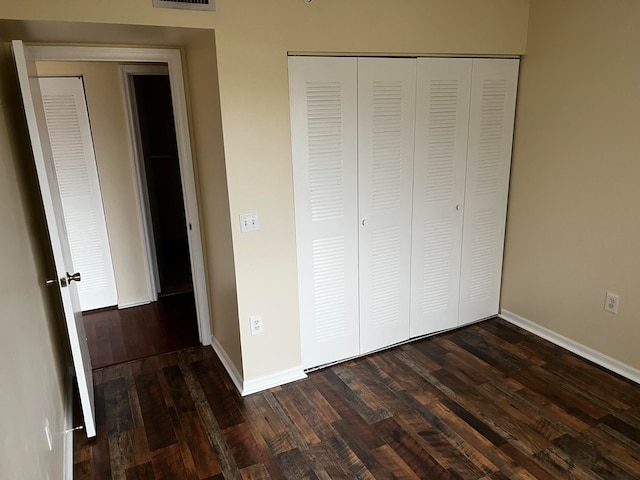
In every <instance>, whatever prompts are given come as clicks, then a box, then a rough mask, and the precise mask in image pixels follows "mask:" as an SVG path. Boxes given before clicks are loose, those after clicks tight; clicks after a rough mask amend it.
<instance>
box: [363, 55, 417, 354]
mask: <svg viewBox="0 0 640 480" xmlns="http://www.w3.org/2000/svg"><path fill="white" fill-rule="evenodd" d="M415 95H416V61H415V59H412V58H360V59H358V199H359V200H358V207H359V220H360V222H359V229H360V241H359V249H358V250H359V262H360V267H359V291H360V353H366V352H370V351H373V350H377V349H379V348H382V347H385V346H389V345H392V344H394V343H398V342H401V341H404V340H408V339H409V304H410V299H409V292H410V265H411V198H412V188H413V183H412V178H413V155H414V125H415Z"/></svg>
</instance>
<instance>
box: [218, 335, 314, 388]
mask: <svg viewBox="0 0 640 480" xmlns="http://www.w3.org/2000/svg"><path fill="white" fill-rule="evenodd" d="M211 346H212V347H213V350H214V351H215V352H216V354H217V355H218V358H220V362H222V365H223V366H224V368H225V369H226V370H227V373H228V374H229V377H231V380H232V381H233V384H234V385H235V386H236V388H237V389H238V392H240V395H242V396H243V397H245V396H247V395H251V394H252V393H257V392H261V391H262V390H267V389H269V388H273V387H278V386H280V385H284V384H285V383H289V382H295V381H296V380H301V379H303V378H307V374H306V373H304V370H303V369H302V365H299V366H297V367H293V368H289V369H287V370H283V371H280V372H277V373H273V374H270V375H265V376H263V377H260V378H256V379H254V380H246V381H245V380H244V378H243V377H242V374H241V373H240V372H239V371H238V369H237V368H236V366H235V365H234V363H233V362H232V361H231V359H230V358H229V355H227V352H226V351H225V349H224V348H223V347H222V345H221V344H220V342H219V341H218V339H217V338H216V337H215V336H214V335H212V336H211Z"/></svg>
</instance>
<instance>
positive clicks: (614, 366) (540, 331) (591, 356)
mask: <svg viewBox="0 0 640 480" xmlns="http://www.w3.org/2000/svg"><path fill="white" fill-rule="evenodd" d="M499 316H500V318H502V319H504V320H506V321H507V322H509V323H513V324H514V325H517V326H518V327H520V328H523V329H524V330H527V331H528V332H531V333H533V334H534V335H537V336H539V337H542V338H544V339H545V340H549V341H550V342H551V343H555V344H556V345H558V346H560V347H562V348H566V349H567V350H569V351H570V352H573V353H575V354H576V355H579V356H581V357H582V358H586V359H587V360H590V361H592V362H593V363H595V364H597V365H600V366H601V367H604V368H606V369H607V370H611V371H612V372H615V373H617V374H618V375H621V376H623V377H625V378H628V379H629V380H631V381H633V382H636V383H638V384H640V370H638V369H636V368H634V367H632V366H630V365H627V364H626V363H622V362H621V361H619V360H616V359H615V358H611V357H609V356H607V355H605V354H604V353H600V352H598V351H597V350H594V349H593V348H590V347H587V346H586V345H583V344H581V343H578V342H576V341H575V340H571V339H570V338H567V337H565V336H563V335H560V334H559V333H556V332H554V331H553V330H549V329H548V328H546V327H543V326H541V325H538V324H537V323H534V322H532V321H531V320H527V319H526V318H524V317H521V316H520V315H517V314H515V313H513V312H510V311H508V310H501V311H500V315H499Z"/></svg>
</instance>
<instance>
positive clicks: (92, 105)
mask: <svg viewBox="0 0 640 480" xmlns="http://www.w3.org/2000/svg"><path fill="white" fill-rule="evenodd" d="M37 68H38V75H42V76H55V75H58V76H78V75H79V76H82V77H83V80H84V87H85V95H86V97H87V108H88V110H89V117H90V121H91V133H92V135H93V144H94V147H95V154H96V163H97V166H98V176H99V179H100V189H101V190H102V202H103V206H104V214H105V219H106V222H107V232H108V235H109V246H110V247H111V259H112V261H113V270H114V274H115V278H116V287H117V290H118V303H120V304H123V303H127V302H132V301H133V302H135V301H140V300H144V299H146V300H148V299H149V285H148V282H147V265H146V261H145V254H144V246H143V245H144V244H143V237H142V225H141V220H140V215H139V211H138V208H137V198H136V192H135V187H134V182H135V177H134V167H133V158H132V155H131V148H130V139H129V129H128V127H127V117H126V112H125V103H124V92H123V86H122V80H121V77H120V69H119V66H118V65H117V64H115V63H101V62H38V63H37Z"/></svg>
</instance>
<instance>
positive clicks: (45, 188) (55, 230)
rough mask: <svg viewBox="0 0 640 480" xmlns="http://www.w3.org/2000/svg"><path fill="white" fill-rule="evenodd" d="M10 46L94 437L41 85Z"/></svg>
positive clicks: (87, 370) (17, 45)
mask: <svg viewBox="0 0 640 480" xmlns="http://www.w3.org/2000/svg"><path fill="white" fill-rule="evenodd" d="M12 46H13V55H14V59H15V63H16V69H17V72H18V81H19V85H20V90H21V93H22V100H23V104H24V110H25V116H26V120H27V128H28V132H29V137H30V140H31V148H32V151H33V157H34V162H35V166H36V173H37V177H38V183H39V185H40V193H41V196H42V203H43V207H44V212H45V219H46V223H47V227H48V230H49V238H50V240H51V249H52V252H53V260H54V264H55V269H56V276H57V279H58V282H59V283H58V285H59V287H60V295H61V299H62V308H63V313H64V318H65V322H66V326H67V333H68V336H69V343H70V347H71V355H72V359H73V365H74V370H75V375H76V380H77V385H78V391H79V395H80V403H81V407H82V413H83V416H84V422H85V429H86V434H87V436H88V437H93V436H95V434H96V425H95V406H94V397H93V376H92V373H91V362H90V360H89V349H88V345H87V339H86V336H85V332H84V325H83V323H82V313H81V309H80V301H79V299H78V291H77V286H76V282H70V283H68V285H67V286H63V283H62V282H66V281H67V274H68V273H71V274H72V273H74V270H73V262H72V259H71V249H70V248H69V242H68V239H67V232H66V229H65V222H64V214H63V208H62V201H61V199H60V193H59V190H58V183H57V180H56V177H55V171H54V170H53V160H52V152H51V145H50V144H49V138H48V134H47V125H46V119H45V114H44V107H43V104H42V97H41V95H40V84H39V82H38V78H37V72H36V66H35V62H34V60H33V57H32V56H31V55H30V54H29V52H28V51H27V50H25V48H24V46H23V44H22V42H21V41H18V40H14V41H13V42H12ZM80 273H82V272H80Z"/></svg>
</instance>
